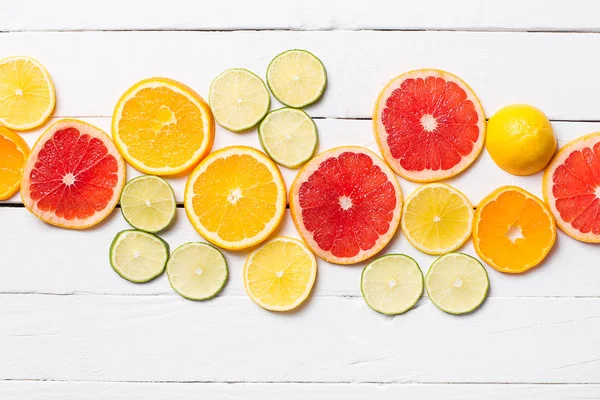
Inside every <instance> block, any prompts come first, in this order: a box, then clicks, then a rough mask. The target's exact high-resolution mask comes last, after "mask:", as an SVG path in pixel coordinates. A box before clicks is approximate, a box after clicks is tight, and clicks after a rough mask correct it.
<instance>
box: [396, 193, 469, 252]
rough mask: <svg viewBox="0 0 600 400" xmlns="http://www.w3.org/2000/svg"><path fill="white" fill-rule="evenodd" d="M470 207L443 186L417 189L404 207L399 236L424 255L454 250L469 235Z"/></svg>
mask: <svg viewBox="0 0 600 400" xmlns="http://www.w3.org/2000/svg"><path fill="white" fill-rule="evenodd" d="M474 213H475V211H474V210H473V205H472V204H471V202H469V199H467V197H466V196H465V195H464V194H462V193H461V192H460V191H459V190H457V189H455V188H453V187H452V186H449V185H445V184H443V183H430V184H427V185H423V186H421V187H419V188H417V189H416V190H415V191H414V192H413V193H412V194H411V195H410V196H408V198H407V199H406V201H405V203H404V210H403V213H402V223H401V224H402V232H404V234H405V235H406V238H407V239H408V241H409V242H410V243H411V244H412V245H413V246H415V247H416V248H417V249H419V250H421V251H422V252H424V253H427V254H446V253H449V252H451V251H454V250H456V249H458V248H459V247H460V246H462V245H463V244H464V243H465V242H466V241H467V239H469V237H470V236H471V233H472V231H473V214H474Z"/></svg>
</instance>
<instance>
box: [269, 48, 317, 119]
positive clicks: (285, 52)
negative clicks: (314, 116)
mask: <svg viewBox="0 0 600 400" xmlns="http://www.w3.org/2000/svg"><path fill="white" fill-rule="evenodd" d="M291 52H302V53H306V54H308V55H310V56H312V57H313V58H314V59H315V60H316V61H318V62H319V64H321V68H322V69H323V75H324V82H323V86H322V87H321V89H320V91H319V92H318V93H317V94H316V95H315V96H313V97H312V98H310V99H308V100H306V101H305V102H303V103H300V104H291V103H290V102H288V101H286V100H284V99H283V98H282V97H281V94H277V93H276V91H275V90H273V85H272V84H271V82H270V79H269V71H270V70H271V67H272V66H273V63H274V62H275V61H276V60H277V59H278V58H279V57H281V56H283V55H285V54H288V53H291ZM267 85H268V86H269V90H270V91H271V93H272V94H273V97H275V98H276V99H277V101H278V102H280V103H281V104H283V105H284V106H288V107H291V108H303V107H306V106H308V105H310V104H312V103H314V102H316V101H317V100H319V99H320V98H321V96H323V93H324V92H325V88H326V87H327V69H326V68H325V65H324V64H323V62H322V61H321V60H320V59H319V57H317V56H315V55H314V54H313V53H311V52H310V51H308V50H303V49H290V50H286V51H284V52H283V53H280V54H278V55H276V56H275V58H273V59H272V60H271V62H270V63H269V66H268V67H267Z"/></svg>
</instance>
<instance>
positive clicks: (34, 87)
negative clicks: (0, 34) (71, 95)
mask: <svg viewBox="0 0 600 400" xmlns="http://www.w3.org/2000/svg"><path fill="white" fill-rule="evenodd" d="M55 103H56V95H55V92H54V84H53V83H52V79H51V78H50V74H48V71H46V68H44V66H43V65H42V64H40V63H39V62H38V61H37V60H34V59H33V58H30V57H24V56H18V57H8V58H5V59H3V60H0V125H3V126H5V127H7V128H10V129H14V130H17V131H24V130H27V129H33V128H35V127H37V126H40V125H42V124H43V123H44V122H45V121H46V119H48V117H49V116H50V114H52V111H53V110H54V105H55Z"/></svg>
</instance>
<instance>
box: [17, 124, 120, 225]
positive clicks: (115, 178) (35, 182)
mask: <svg viewBox="0 0 600 400" xmlns="http://www.w3.org/2000/svg"><path fill="white" fill-rule="evenodd" d="M125 175H126V173H125V162H124V161H123V157H121V155H120V154H119V152H118V151H117V148H116V147H115V145H114V144H113V142H112V141H111V140H110V138H109V137H108V136H107V135H106V133H104V132H102V131H101V130H100V129H98V128H96V127H95V126H92V125H90V124H88V123H85V122H83V121H78V120H76V119H63V120H60V121H58V122H56V123H54V124H53V125H51V126H50V127H49V128H48V129H47V130H46V131H45V132H44V133H43V134H42V136H40V138H39V139H38V140H37V142H36V143H35V145H34V146H33V149H32V150H31V154H30V156H29V159H28V160H27V163H26V164H25V168H24V170H23V180H22V181H21V197H22V198H23V204H25V207H27V209H28V210H29V211H31V212H32V213H33V214H34V215H36V216H37V217H39V218H40V219H41V220H42V221H44V222H47V223H49V224H51V225H56V226H60V227H63V228H71V229H84V228H88V227H90V226H93V225H96V224H97V223H99V222H100V221H102V220H103V219H104V218H106V217H107V216H108V215H109V214H110V213H111V211H112V210H113V209H114V208H115V206H116V205H117V202H118V201H119V196H120V195H121V190H122V189H123V185H124V184H125Z"/></svg>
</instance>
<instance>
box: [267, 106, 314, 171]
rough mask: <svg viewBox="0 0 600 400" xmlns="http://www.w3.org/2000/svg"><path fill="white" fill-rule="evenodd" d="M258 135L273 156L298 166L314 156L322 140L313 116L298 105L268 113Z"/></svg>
mask: <svg viewBox="0 0 600 400" xmlns="http://www.w3.org/2000/svg"><path fill="white" fill-rule="evenodd" d="M258 138H259V140H260V144H261V146H262V147H263V149H264V150H265V152H266V153H267V154H268V155H269V157H271V159H272V160H273V161H275V162H276V163H277V164H279V165H283V166H284V167H287V168H298V167H300V166H301V165H302V164H304V163H306V162H307V161H308V160H310V159H311V158H312V156H313V155H314V154H315V151H316V150H317V145H318V143H319V139H318V135H317V126H316V125H315V123H314V121H313V120H312V118H311V117H310V116H309V115H308V114H307V113H305V112H304V111H302V110H298V109H295V108H280V109H278V110H275V111H271V112H270V113H268V114H267V116H266V117H265V119H263V120H262V122H261V123H260V125H259V126H258Z"/></svg>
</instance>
